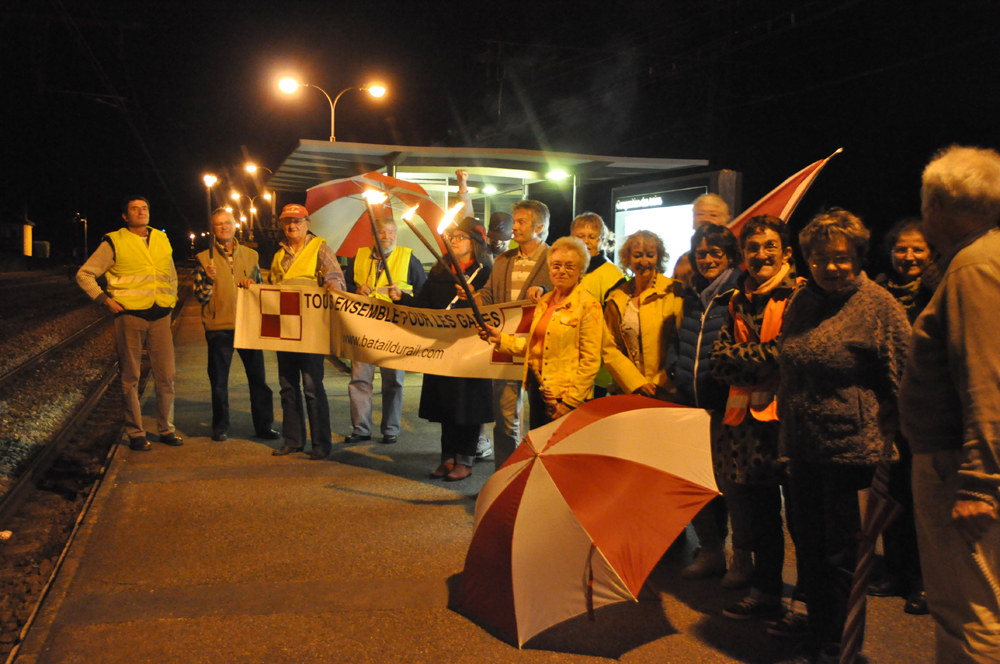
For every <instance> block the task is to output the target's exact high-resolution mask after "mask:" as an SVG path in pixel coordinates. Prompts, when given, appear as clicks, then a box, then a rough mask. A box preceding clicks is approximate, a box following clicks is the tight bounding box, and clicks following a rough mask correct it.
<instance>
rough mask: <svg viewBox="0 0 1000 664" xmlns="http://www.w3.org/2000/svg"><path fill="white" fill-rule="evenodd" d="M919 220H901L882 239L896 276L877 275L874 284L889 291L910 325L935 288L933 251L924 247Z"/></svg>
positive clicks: (935, 273)
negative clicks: (901, 308)
mask: <svg viewBox="0 0 1000 664" xmlns="http://www.w3.org/2000/svg"><path fill="white" fill-rule="evenodd" d="M922 226H923V222H922V221H921V220H920V219H903V220H901V221H899V222H897V223H896V224H895V225H893V227H892V228H890V229H889V232H888V233H887V234H886V236H885V246H886V248H887V249H888V252H889V259H890V260H891V261H892V271H893V272H894V273H895V274H892V275H888V274H880V275H878V276H877V277H875V283H877V284H878V285H879V286H881V287H882V288H884V289H886V290H887V291H889V293H891V294H892V296H893V297H894V298H896V301H897V302H899V305H900V306H901V307H903V311H905V312H906V317H907V318H908V319H909V320H910V323H911V324H912V323H913V321H915V320H916V319H917V316H919V315H920V312H921V311H923V310H924V307H926V306H927V303H928V302H930V301H931V295H933V294H934V289H935V288H937V281H938V279H937V270H936V268H935V266H934V254H935V252H934V247H932V246H931V245H930V244H928V243H927V238H925V237H924V232H923V230H922Z"/></svg>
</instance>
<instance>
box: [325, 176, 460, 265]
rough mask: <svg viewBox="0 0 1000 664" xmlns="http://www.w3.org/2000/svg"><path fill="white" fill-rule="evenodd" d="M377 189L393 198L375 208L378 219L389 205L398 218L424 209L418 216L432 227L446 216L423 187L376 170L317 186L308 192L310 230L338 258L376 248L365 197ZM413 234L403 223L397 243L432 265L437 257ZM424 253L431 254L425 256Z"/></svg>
mask: <svg viewBox="0 0 1000 664" xmlns="http://www.w3.org/2000/svg"><path fill="white" fill-rule="evenodd" d="M373 189H374V190H377V191H381V192H385V193H386V194H388V195H389V198H388V200H387V201H386V202H385V203H383V204H377V205H375V206H373V207H374V208H375V214H376V216H378V215H380V214H384V213H386V212H387V210H385V206H391V207H392V209H393V210H394V211H395V212H396V216H397V217H398V216H399V215H400V214H402V213H403V212H406V210H408V209H409V208H411V207H413V206H415V205H419V206H420V210H419V211H418V212H417V214H419V215H420V216H421V217H422V218H424V219H425V220H426V221H427V222H428V224H429V225H431V226H435V227H436V226H437V224H438V222H439V221H440V220H441V218H442V217H443V216H444V212H443V211H442V210H441V208H439V207H438V206H437V204H436V203H435V202H434V201H433V200H431V197H430V195H429V194H428V193H427V192H426V191H425V190H424V188H423V187H421V186H420V185H419V184H415V183H413V182H407V181H406V180H400V179H399V178H392V177H389V176H388V175H383V174H381V173H378V172H375V171H372V172H371V173H365V174H364V175H356V176H354V177H350V178H344V179H342V180H331V181H330V182H324V183H323V184H319V185H316V186H315V187H312V188H310V189H309V190H308V191H307V192H306V209H307V210H309V218H310V220H311V224H310V230H311V231H312V232H313V233H315V234H316V235H318V236H319V237H321V238H323V239H324V240H326V242H327V244H329V245H330V247H331V248H332V249H334V250H335V251H336V252H337V255H338V256H347V257H349V258H353V257H354V255H355V254H357V253H358V249H360V248H361V247H370V246H371V245H372V241H373V239H372V231H371V223H370V222H369V221H368V206H367V204H366V203H365V199H364V198H362V197H361V195H362V194H363V193H364V192H366V191H369V190H373ZM411 235H412V233H411V231H410V230H409V228H407V227H406V226H405V225H404V224H399V225H398V226H397V228H396V243H397V244H398V245H400V246H404V247H410V248H411V249H413V250H414V251H415V252H416V253H417V254H418V257H419V258H420V260H421V261H422V262H432V261H433V258H431V256H430V254H429V253H427V251H426V250H425V249H424V247H423V245H422V244H421V243H420V241H419V240H418V239H417V238H416V237H410V236H411ZM424 253H426V254H427V255H426V256H424V255H423V254H424Z"/></svg>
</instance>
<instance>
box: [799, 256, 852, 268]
mask: <svg viewBox="0 0 1000 664" xmlns="http://www.w3.org/2000/svg"><path fill="white" fill-rule="evenodd" d="M831 263H833V264H834V265H835V266H836V267H838V268H851V267H854V256H849V255H847V254H839V255H837V256H811V257H810V258H809V266H810V267H826V266H827V265H830V264H831Z"/></svg>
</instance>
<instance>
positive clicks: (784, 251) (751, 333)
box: [711, 215, 804, 620]
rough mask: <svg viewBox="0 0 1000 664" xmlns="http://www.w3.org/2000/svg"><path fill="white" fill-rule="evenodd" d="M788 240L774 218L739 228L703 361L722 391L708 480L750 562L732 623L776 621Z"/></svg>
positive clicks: (781, 556)
mask: <svg viewBox="0 0 1000 664" xmlns="http://www.w3.org/2000/svg"><path fill="white" fill-rule="evenodd" d="M788 239H789V238H788V228H787V226H786V225H785V222H783V221H782V220H781V219H778V218H777V217H772V216H768V215H761V216H757V217H751V218H750V219H749V220H747V222H746V223H745V224H744V225H743V228H742V229H741V230H740V250H741V252H742V257H743V262H744V264H745V265H746V272H745V273H744V274H743V275H742V276H741V277H740V278H739V279H738V280H737V282H736V293H734V294H733V296H732V299H731V300H730V301H729V316H728V318H727V321H726V324H725V325H724V326H723V327H722V329H721V330H719V339H718V341H716V342H715V347H714V349H713V351H712V357H711V367H712V376H714V377H715V379H716V380H718V381H719V382H720V383H722V384H725V385H728V386H729V396H728V399H727V401H726V406H725V412H724V414H723V420H722V431H721V432H720V433H719V435H718V436H713V439H712V461H713V463H714V465H715V477H716V480H717V481H718V483H719V488H720V489H721V491H722V494H723V495H724V496H725V497H726V505H727V506H728V507H729V512H730V518H731V520H732V524H733V533H737V532H749V533H750V548H751V549H752V551H753V562H754V570H753V572H752V573H751V575H750V593H749V594H748V595H747V597H746V598H744V599H743V601H741V602H739V603H737V604H733V605H732V606H729V607H727V608H726V609H724V610H723V612H722V613H723V615H724V616H726V617H727V618H731V619H733V620H753V619H762V618H763V619H778V618H781V617H782V616H783V614H784V609H783V605H782V603H781V596H782V591H783V588H784V583H783V580H782V576H781V571H782V567H783V565H784V562H785V535H784V529H783V528H782V519H781V484H782V482H783V481H784V479H785V468H784V464H783V463H781V462H780V461H779V458H778V435H779V424H778V406H777V402H776V395H777V392H778V382H779V381H778V336H779V334H780V333H781V329H782V320H783V317H784V312H785V307H786V306H787V305H788V301H789V299H790V298H791V296H792V293H794V292H795V290H796V288H798V286H799V283H800V282H799V280H798V279H796V277H795V271H794V269H793V267H792V264H791V262H790V261H791V257H792V248H791V246H790V245H789V242H788ZM802 281H804V280H802Z"/></svg>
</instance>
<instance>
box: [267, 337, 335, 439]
mask: <svg viewBox="0 0 1000 664" xmlns="http://www.w3.org/2000/svg"><path fill="white" fill-rule="evenodd" d="M277 355H278V383H279V385H280V386H281V410H282V429H283V433H284V434H285V444H286V445H288V446H289V447H304V446H305V443H306V418H305V413H306V412H308V413H309V431H310V433H311V434H312V442H313V447H320V446H326V447H329V446H330V445H332V438H331V435H330V404H329V402H327V400H326V390H325V389H324V388H323V371H324V369H323V362H324V361H325V360H326V357H325V356H323V355H316V354H312V353H283V352H279V353H277ZM300 376H301V380H300ZM300 383H301V385H300ZM303 395H305V398H306V404H305V409H303V408H302V397H303Z"/></svg>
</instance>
